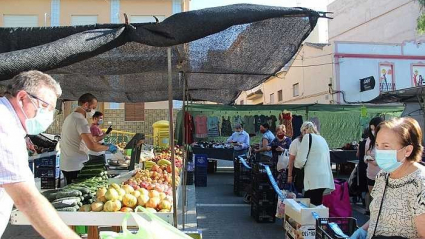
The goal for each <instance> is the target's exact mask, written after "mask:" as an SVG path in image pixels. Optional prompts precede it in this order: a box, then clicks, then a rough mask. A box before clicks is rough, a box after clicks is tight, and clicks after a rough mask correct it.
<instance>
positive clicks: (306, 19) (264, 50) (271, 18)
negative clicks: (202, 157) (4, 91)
mask: <svg viewBox="0 0 425 239" xmlns="http://www.w3.org/2000/svg"><path fill="white" fill-rule="evenodd" d="M319 17H320V13H318V12H315V11H313V10H310V9H305V8H283V7H271V6H261V5H251V4H237V5H229V6H224V7H217V8H208V9H202V10H197V11H189V12H182V13H178V14H175V15H172V16H170V17H168V18H167V19H165V20H164V21H163V22H160V23H143V24H141V23H140V24H97V25H89V26H62V27H38V28H0V39H1V41H0V62H1V64H0V80H1V81H2V82H1V84H3V85H5V84H7V83H8V80H9V79H11V78H12V77H13V76H15V75H16V74H18V73H20V72H22V71H26V70H31V69H37V70H41V71H45V72H47V73H49V74H52V75H53V77H54V78H55V79H56V80H58V81H59V82H60V84H61V86H62V88H63V95H62V99H66V100H75V99H78V97H79V96H80V95H82V94H84V93H87V92H90V93H93V94H94V95H96V97H97V98H98V100H99V101H104V102H152V101H161V100H166V99H168V95H167V73H168V72H167V50H166V48H167V47H172V63H173V89H174V92H173V93H174V95H173V98H174V99H176V100H181V99H182V98H183V92H182V91H183V90H182V88H183V81H182V80H179V79H183V78H185V79H186V80H187V84H188V94H189V97H190V99H193V100H206V101H213V102H219V103H231V102H233V101H234V100H235V98H236V97H237V96H238V94H239V93H240V92H241V91H243V90H249V89H252V88H253V87H255V86H258V85H259V84H261V83H262V82H263V81H265V80H266V79H267V78H268V77H270V76H272V75H274V74H276V73H277V72H278V71H280V69H281V68H282V67H283V66H284V65H285V64H286V63H287V62H288V61H289V60H290V59H291V58H292V57H293V56H294V55H295V53H296V52H297V51H298V48H299V47H300V45H301V43H302V42H303V41H304V39H306V37H307V36H308V35H309V34H310V32H311V31H312V30H313V29H314V27H315V26H316V23H317V19H318V18H319ZM152 19H154V18H152ZM179 72H181V73H182V74H181V76H182V77H180V78H179V77H178V75H179Z"/></svg>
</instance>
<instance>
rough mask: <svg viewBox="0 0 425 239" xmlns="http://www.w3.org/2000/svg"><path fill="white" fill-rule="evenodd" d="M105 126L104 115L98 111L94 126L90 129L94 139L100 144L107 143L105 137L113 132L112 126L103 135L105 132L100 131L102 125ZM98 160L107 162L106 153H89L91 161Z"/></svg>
mask: <svg viewBox="0 0 425 239" xmlns="http://www.w3.org/2000/svg"><path fill="white" fill-rule="evenodd" d="M101 124H103V114H102V112H100V111H96V112H95V113H94V115H93V117H92V124H91V127H90V132H91V135H92V136H93V139H94V140H95V141H96V142H98V143H100V144H104V143H105V140H104V139H105V137H106V136H107V135H108V134H109V133H110V132H111V131H112V127H111V126H110V127H109V128H108V130H107V131H106V132H105V133H103V131H102V130H101V129H100V127H99V126H100V125H101ZM96 159H103V160H105V151H101V152H96V151H91V150H90V151H89V160H96Z"/></svg>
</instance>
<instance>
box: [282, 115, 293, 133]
mask: <svg viewBox="0 0 425 239" xmlns="http://www.w3.org/2000/svg"><path fill="white" fill-rule="evenodd" d="M279 120H280V123H281V124H283V125H285V127H286V136H288V137H290V138H292V136H293V135H294V131H293V129H292V113H291V112H282V113H281V114H280V115H279Z"/></svg>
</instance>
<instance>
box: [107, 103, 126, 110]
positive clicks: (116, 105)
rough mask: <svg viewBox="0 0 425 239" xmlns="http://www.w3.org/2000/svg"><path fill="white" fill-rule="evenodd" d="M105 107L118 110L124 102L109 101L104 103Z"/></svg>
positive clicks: (122, 106) (122, 107)
mask: <svg viewBox="0 0 425 239" xmlns="http://www.w3.org/2000/svg"><path fill="white" fill-rule="evenodd" d="M105 108H106V109H110V110H119V109H124V104H122V103H115V102H109V104H108V103H107V104H105Z"/></svg>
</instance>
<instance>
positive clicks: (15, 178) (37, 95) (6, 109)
mask: <svg viewBox="0 0 425 239" xmlns="http://www.w3.org/2000/svg"><path fill="white" fill-rule="evenodd" d="M61 94H62V90H61V88H60V86H59V84H58V83H57V82H56V81H55V80H54V79H53V78H52V77H50V76H49V75H46V74H43V73H41V72H39V71H28V72H23V73H21V74H19V75H17V76H15V77H14V78H13V79H12V82H11V84H10V85H9V86H8V87H7V92H6V94H5V97H1V98H0V115H1V117H0V205H1V207H0V237H1V236H2V234H3V232H4V230H5V228H6V226H7V224H8V222H9V218H10V214H11V211H12V207H13V204H15V206H16V207H17V208H18V209H19V210H20V211H22V212H23V213H24V214H25V216H26V217H27V218H28V219H29V221H30V222H31V224H32V226H33V227H34V228H35V229H36V230H37V232H38V233H40V235H41V236H42V237H44V238H79V237H78V236H77V235H76V234H75V233H74V232H73V231H72V230H71V229H69V227H68V226H67V225H65V223H63V221H62V220H61V219H60V218H59V216H58V215H57V213H56V210H55V209H54V208H53V207H52V206H51V204H50V203H49V202H48V201H47V200H46V198H45V197H44V196H42V195H41V194H40V193H39V192H38V190H37V188H36V187H35V184H34V175H33V174H32V173H31V170H30V169H29V167H28V153H27V150H26V142H25V136H26V135H27V134H29V135H37V134H39V133H42V132H43V131H45V130H46V129H47V128H48V127H49V125H50V124H51V123H52V122H53V114H54V110H55V107H56V100H57V98H58V97H59V96H60V95H61Z"/></svg>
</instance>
